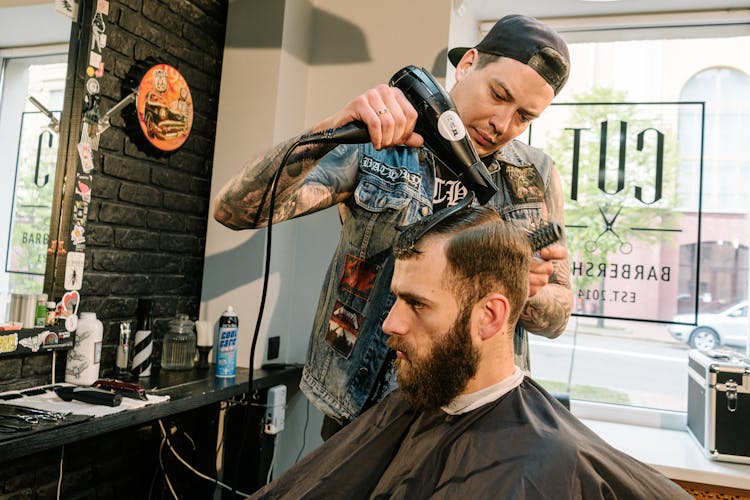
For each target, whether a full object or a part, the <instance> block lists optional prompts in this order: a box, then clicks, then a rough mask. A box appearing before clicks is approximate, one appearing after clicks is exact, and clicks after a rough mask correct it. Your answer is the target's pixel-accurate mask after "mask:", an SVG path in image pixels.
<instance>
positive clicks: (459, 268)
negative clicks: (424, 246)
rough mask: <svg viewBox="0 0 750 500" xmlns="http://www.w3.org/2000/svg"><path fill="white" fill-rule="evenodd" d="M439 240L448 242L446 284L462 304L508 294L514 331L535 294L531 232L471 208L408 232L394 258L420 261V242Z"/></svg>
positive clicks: (490, 210) (437, 216)
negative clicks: (531, 285) (531, 283)
mask: <svg viewBox="0 0 750 500" xmlns="http://www.w3.org/2000/svg"><path fill="white" fill-rule="evenodd" d="M436 220H437V222H436ZM433 237H446V243H445V256H446V258H447V260H448V268H447V269H446V272H445V273H444V275H443V280H444V281H445V282H446V285H447V286H448V287H450V288H452V289H453V290H454V293H455V296H456V299H457V301H458V303H459V305H460V306H461V307H462V308H466V307H471V306H472V305H474V304H475V303H476V302H478V301H479V300H480V299H481V298H482V297H484V296H486V295H487V294H489V293H492V292H499V293H502V294H503V295H505V296H506V297H507V298H508V300H509V301H510V307H511V311H510V316H509V323H510V326H515V324H516V322H517V321H518V317H519V315H520V314H521V309H522V308H523V305H524V303H525V302H526V298H527V297H528V294H529V268H530V265H531V245H530V243H529V239H528V236H527V233H526V231H524V230H523V229H521V228H520V227H518V226H515V225H513V224H512V223H509V222H505V221H504V220H503V219H502V217H501V216H500V214H499V213H498V212H497V211H496V210H495V209H493V208H490V207H466V208H463V209H461V210H459V211H457V212H455V213H454V214H451V215H450V216H448V217H445V216H444V214H442V213H441V212H440V211H438V212H436V213H434V214H432V215H430V216H428V217H425V218H424V219H421V220H420V221H418V222H416V223H415V224H412V225H411V226H408V227H406V228H405V229H404V230H403V231H402V233H401V234H400V235H399V237H398V239H397V240H396V243H395V245H394V254H395V256H396V258H397V259H400V260H405V259H410V258H415V256H416V255H418V254H420V253H421V252H420V251H419V250H418V249H417V245H418V244H419V242H423V241H425V240H427V239H429V238H433Z"/></svg>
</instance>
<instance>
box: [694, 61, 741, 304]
mask: <svg viewBox="0 0 750 500" xmlns="http://www.w3.org/2000/svg"><path fill="white" fill-rule="evenodd" d="M680 100H681V101H704V102H705V124H704V147H703V193H702V213H703V227H704V231H703V236H702V239H703V242H702V243H701V256H700V266H701V268H700V285H699V287H698V289H699V294H700V296H699V297H698V310H699V311H700V312H714V311H716V310H718V309H721V308H723V307H726V306H727V305H730V304H733V303H736V302H739V301H740V300H743V299H745V298H747V278H748V271H747V265H748V262H747V259H748V257H747V247H745V246H744V245H739V244H738V243H737V241H736V239H735V240H734V241H726V240H727V239H729V238H727V237H726V236H724V237H722V235H721V234H720V233H719V234H711V232H712V230H711V228H722V227H727V225H729V224H732V223H733V221H736V219H738V218H744V215H745V214H746V213H747V212H748V206H747V205H748V204H747V198H748V189H747V177H748V175H750V156H748V155H747V141H748V137H750V136H748V132H747V131H748V130H750V77H749V76H748V75H746V74H745V73H743V72H742V71H739V70H737V69H734V68H729V67H713V68H708V69H704V70H702V71H700V72H698V73H696V74H695V75H694V76H693V77H691V78H690V79H689V80H688V81H687V83H685V85H684V87H683V88H682V91H681V93H680ZM700 118H701V117H700V115H699V114H698V113H695V112H694V109H691V110H689V111H685V112H683V113H681V114H680V122H679V124H680V131H683V130H691V129H692V130H694V129H695V127H696V125H697V123H696V122H695V120H700ZM679 144H680V149H681V153H682V154H681V157H682V158H684V159H686V161H690V162H695V165H692V166H691V167H692V168H690V169H689V171H690V172H693V175H691V176H690V178H689V179H682V180H681V181H680V182H681V184H680V187H681V189H682V190H683V191H682V192H683V193H689V192H690V191H691V190H692V191H693V192H695V188H694V186H695V185H697V183H698V181H699V178H698V175H697V173H698V171H699V170H698V168H697V167H698V164H697V162H698V159H699V158H700V144H696V143H695V142H694V141H686V140H681V141H679ZM685 170H687V169H685ZM685 170H683V171H685ZM686 208H687V209H688V210H690V211H696V210H697V207H693V206H688V207H686ZM696 250H697V246H696V245H695V244H689V245H683V246H682V248H681V249H680V267H681V268H683V267H684V266H689V267H692V266H695V265H696V262H697V261H696V259H695V255H694V253H695V251H696ZM685 271H686V272H684V273H680V276H691V275H692V276H694V275H695V273H694V272H693V271H695V270H694V269H691V270H687V269H686V270H685ZM679 289H680V298H681V303H680V304H679V306H680V309H682V310H689V307H691V306H692V305H693V304H695V296H694V291H695V284H694V283H688V282H683V281H680V283H679Z"/></svg>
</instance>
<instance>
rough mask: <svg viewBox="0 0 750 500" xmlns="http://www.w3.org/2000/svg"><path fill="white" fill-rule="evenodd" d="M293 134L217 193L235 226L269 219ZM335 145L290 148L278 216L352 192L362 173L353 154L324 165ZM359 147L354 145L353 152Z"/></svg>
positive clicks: (219, 207) (220, 214)
mask: <svg viewBox="0 0 750 500" xmlns="http://www.w3.org/2000/svg"><path fill="white" fill-rule="evenodd" d="M296 140H297V138H294V139H291V140H289V141H287V142H285V143H283V144H280V145H278V146H277V147H275V148H274V149H272V150H271V151H268V152H267V153H265V154H263V155H261V156H260V157H258V158H256V159H255V160H253V161H251V162H249V163H247V164H246V165H245V167H244V168H243V169H242V170H241V171H240V172H239V173H238V174H237V175H236V176H235V177H233V178H232V179H231V180H230V181H229V182H227V183H226V184H225V185H224V187H223V188H222V189H221V191H220V192H219V194H218V195H217V197H216V200H215V201H216V203H215V206H216V208H215V209H214V217H215V218H216V220H217V221H219V222H221V223H222V224H224V225H225V226H227V227H230V228H232V229H247V228H258V227H264V226H266V225H268V217H269V205H270V198H271V181H272V179H273V176H274V174H275V172H276V171H277V169H278V168H279V166H280V165H281V161H282V159H283V157H284V154H285V153H286V151H287V150H288V149H289V147H290V146H291V145H292V144H293V143H294V142H295V141H296ZM333 147H334V146H331V145H306V146H302V147H298V148H296V149H295V150H294V151H292V152H291V153H290V154H289V158H288V160H287V163H286V168H285V169H284V171H283V172H282V173H281V175H280V176H279V180H278V186H277V188H276V197H275V207H274V217H273V218H274V222H275V223H276V222H281V221H283V220H287V219H291V218H294V217H298V216H300V215H304V214H306V213H310V212H314V211H316V210H320V209H323V208H327V207H330V206H332V205H334V204H336V203H338V202H339V201H342V200H343V199H345V198H346V197H347V196H348V195H349V194H351V186H353V182H354V180H355V179H356V162H353V163H349V162H347V160H353V158H346V157H345V158H342V157H339V158H337V159H338V160H339V161H337V162H333V161H332V162H328V163H327V164H326V166H325V167H321V166H320V162H321V159H322V158H323V157H324V156H325V155H326V154H328V153H329V152H330V151H331V149H332V148H333ZM356 150H357V148H356V147H353V148H350V149H349V150H347V151H350V152H351V153H350V154H352V155H355V154H356Z"/></svg>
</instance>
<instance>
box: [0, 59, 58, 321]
mask: <svg viewBox="0 0 750 500" xmlns="http://www.w3.org/2000/svg"><path fill="white" fill-rule="evenodd" d="M66 73H67V54H65V53H62V54H50V55H39V56H29V57H7V58H4V59H3V58H0V82H1V83H2V86H1V88H0V151H2V152H3V154H2V155H0V172H3V173H5V174H6V176H5V179H6V182H3V183H1V184H0V216H2V219H0V242H1V244H0V264H1V265H2V267H1V268H0V297H2V300H0V318H2V319H5V318H6V314H7V313H6V308H7V306H8V303H9V300H10V299H9V297H10V294H11V293H23V294H37V293H41V292H42V288H43V284H44V283H43V282H44V270H45V263H46V256H47V246H48V245H47V239H48V237H49V228H50V215H51V207H52V194H53V187H54V184H55V182H54V181H55V167H56V164H57V147H58V133H57V131H56V130H55V127H54V126H53V125H54V121H53V120H51V119H50V118H49V117H48V116H47V115H46V114H45V113H43V112H42V111H41V110H40V109H39V108H38V107H37V106H36V105H34V104H33V103H32V101H31V100H30V99H29V97H33V98H34V99H36V101H37V102H38V103H40V104H41V105H42V106H43V107H44V108H45V109H46V110H47V111H49V112H51V113H52V115H53V116H55V118H56V119H59V116H60V111H61V110H62V105H63V93H64V89H65V75H66Z"/></svg>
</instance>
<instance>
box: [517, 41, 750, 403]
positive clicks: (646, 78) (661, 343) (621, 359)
mask: <svg viewBox="0 0 750 500" xmlns="http://www.w3.org/2000/svg"><path fill="white" fill-rule="evenodd" d="M640 37H641V38H643V36H642V34H641V35H640ZM570 52H571V67H572V73H571V77H570V80H569V82H568V85H567V86H566V87H565V88H564V89H563V91H562V92H561V94H560V95H559V96H558V97H557V99H556V101H555V102H556V103H557V106H558V109H555V106H554V105H553V106H551V107H550V109H549V110H548V112H545V115H547V116H543V117H542V118H540V123H539V124H537V123H536V122H535V124H534V126H533V127H532V131H531V132H530V137H529V138H528V140H529V142H530V143H531V144H532V145H537V143H538V142H539V141H538V140H537V137H538V136H540V135H543V134H544V130H545V128H547V127H554V125H550V124H549V123H548V122H549V120H555V119H556V118H555V117H556V116H558V115H562V113H561V111H560V110H562V109H564V106H565V105H566V103H567V104H571V103H575V104H576V105H577V106H579V107H578V108H576V111H575V112H576V113H578V114H579V115H583V114H585V113H590V114H591V113H602V117H601V118H599V121H607V120H608V119H611V118H612V117H613V116H616V117H618V118H617V119H618V120H620V118H619V117H621V116H623V113H625V116H627V117H628V118H627V120H626V121H627V122H628V123H627V125H628V127H629V128H628V131H627V132H628V134H631V133H634V132H635V131H637V130H646V129H647V128H648V127H647V122H648V120H652V121H653V120H656V119H655V118H654V117H655V116H656V117H661V118H662V119H663V121H662V122H660V123H659V125H658V126H655V127H654V128H657V129H659V130H662V131H664V154H663V156H664V165H663V169H664V173H663V178H664V182H663V183H664V191H663V193H662V197H663V200H662V201H660V202H659V203H655V204H653V205H651V207H650V208H648V207H646V204H645V203H644V204H642V207H641V208H642V210H644V212H642V214H641V216H640V218H639V219H638V220H637V222H639V223H636V221H635V220H634V219H633V218H632V217H631V220H629V221H628V220H627V217H628V215H626V211H627V209H628V208H637V206H640V205H638V203H637V202H635V201H632V199H633V196H630V201H626V202H624V208H625V210H623V212H622V213H623V215H621V216H620V218H619V219H618V220H617V223H616V224H615V223H614V222H613V217H614V216H615V214H616V213H617V209H618V205H617V204H610V205H604V204H600V206H597V204H596V203H591V204H589V206H588V209H589V210H590V212H589V213H588V214H585V213H584V214H582V213H580V210H581V208H580V204H578V205H575V207H574V204H573V203H572V200H571V199H570V198H571V188H572V185H573V184H574V182H575V180H574V179H573V178H572V177H571V166H570V162H571V156H570V155H567V154H560V153H559V152H558V150H557V149H556V146H555V144H554V143H553V142H550V143H549V144H547V145H545V146H544V149H545V151H547V152H548V153H550V154H551V155H553V159H554V160H555V161H556V162H557V163H558V168H559V170H560V172H561V177H562V183H563V191H564V192H565V195H566V226H567V227H566V235H568V237H569V239H570V240H573V239H574V237H575V235H576V234H578V233H576V232H577V231H582V229H581V227H583V226H586V225H588V226H590V227H591V231H593V235H594V237H596V236H597V235H598V234H599V233H602V232H603V231H604V230H605V229H606V228H607V227H610V229H614V230H615V231H617V232H618V234H614V233H612V232H611V231H610V233H609V234H605V235H603V236H602V237H601V238H600V240H599V242H598V243H599V244H601V243H602V242H604V241H607V242H608V243H607V244H610V245H612V246H611V247H610V248H609V249H608V253H607V252H605V253H600V255H599V258H600V261H602V262H603V263H605V264H606V265H607V266H609V267H607V268H606V269H607V271H606V273H604V275H603V276H599V277H598V279H592V281H591V282H590V283H588V284H586V285H585V292H586V293H585V294H584V296H580V295H579V294H578V293H577V292H580V290H582V289H584V286H583V285H581V284H580V283H578V289H574V294H575V295H576V306H575V307H576V310H575V315H574V316H573V317H572V318H571V320H570V322H569V325H568V329H567V331H566V332H565V334H563V335H562V336H561V337H559V338H557V339H554V340H548V339H545V338H543V337H541V336H534V335H532V336H531V338H530V343H531V371H532V374H533V375H534V378H535V379H537V380H539V381H540V382H541V383H542V384H543V385H545V386H546V387H547V388H549V389H551V390H553V391H555V392H561V391H562V392H569V393H570V395H571V397H572V398H573V399H577V400H585V401H592V402H604V403H614V404H618V405H629V406H635V407H646V408H654V409H659V410H674V411H678V412H684V411H686V409H687V383H688V375H687V360H688V351H689V349H691V348H700V349H717V348H718V349H729V350H734V351H736V352H739V353H745V352H746V349H747V344H748V336H749V334H748V331H749V328H748V319H747V306H746V300H747V297H748V293H747V290H748V272H749V271H750V269H749V267H748V259H750V255H749V253H748V245H749V244H750V221H748V211H749V210H748V209H749V208H750V201H749V200H750V197H748V196H747V195H746V193H745V190H746V186H747V178H748V176H749V175H750V156H749V155H747V154H746V152H745V151H744V150H745V149H746V148H743V145H745V144H747V141H748V135H747V131H748V130H750V77H749V76H748V75H750V58H747V57H745V56H744V54H748V53H750V36H732V37H718V38H679V39H664V40H636V41H607V42H586V43H571V44H570ZM591 102H599V103H601V102H611V103H616V104H618V106H611V107H609V108H607V109H602V107H601V106H600V108H599V109H598V110H596V109H595V108H593V107H589V108H586V107H585V106H581V104H582V103H591ZM687 102H689V103H692V104H690V105H687V104H684V105H683V104H680V103H687ZM624 103H629V104H627V108H625V106H626V104H624ZM658 103H672V104H671V105H670V106H671V107H669V106H666V105H662V106H661V107H659V108H655V107H654V106H657V105H658ZM570 108H571V109H573V106H572V105H571V106H570ZM655 109H658V111H654V110H655ZM613 110H614V111H613ZM571 113H572V112H571ZM608 113H609V115H608ZM612 113H614V114H612ZM608 116H609V118H608ZM541 120H548V122H543V121H541ZM597 123H598V122H597ZM618 123H619V122H618V121H612V122H608V128H609V135H610V136H616V135H617V134H618V132H619V133H620V134H622V133H623V129H622V128H619V129H618V128H617V127H618ZM534 127H536V129H534ZM696 130H697V131H698V133H696ZM581 133H582V134H583V133H587V134H588V133H591V134H601V131H600V130H599V129H596V130H590V131H586V132H581ZM648 134H652V132H648ZM701 134H702V136H703V140H702V142H701V140H700V137H701ZM569 136H570V137H572V132H569ZM650 137H651V136H649V135H646V140H647V141H648V140H649V138H650ZM598 147H599V146H598ZM606 148H607V151H608V152H607V158H608V159H607V165H610V164H611V163H613V164H616V163H617V154H618V149H617V139H616V138H614V139H613V142H608V143H607V145H606ZM632 155H635V152H634V148H633V147H632V146H630V149H629V150H628V156H627V157H624V160H623V161H624V163H625V164H627V167H626V168H624V169H623V179H622V182H623V185H624V186H625V189H630V190H631V191H632V189H633V187H632V186H633V185H645V180H647V179H650V178H652V176H653V175H654V173H653V172H654V170H655V169H654V166H653V165H652V164H648V163H646V164H644V165H642V166H641V167H640V168H635V167H634V166H633V164H632V162H635V161H636V160H635V159H634V158H635V156H632ZM581 161H582V160H581ZM610 168H611V167H610V166H607V169H610ZM579 175H580V174H579ZM608 175H609V174H608ZM578 181H579V186H578V188H579V197H581V196H585V192H584V191H583V189H582V187H581V186H582V185H583V184H582V183H583V181H582V180H581V178H578ZM617 182H618V179H617V176H616V174H612V175H610V176H609V177H608V178H607V181H606V183H605V185H604V186H603V189H606V190H609V191H610V192H614V191H615V190H616V189H617ZM642 198H643V199H644V200H646V201H650V200H653V199H654V190H653V189H651V190H649V189H647V188H644V191H643V193H642ZM579 201H580V200H579ZM619 206H623V205H622V204H620V205H619ZM584 208H586V205H585V204H584ZM597 208H601V209H602V211H601V212H602V213H601V215H600V213H599V212H597ZM647 208H648V210H651V212H648V211H645V210H647ZM660 209H663V212H658V210H660ZM576 210H579V212H576ZM673 212H676V213H677V215H678V217H677V218H675V219H674V220H675V221H676V220H679V221H681V224H682V225H683V226H684V227H690V228H694V229H695V230H694V231H686V230H680V231H675V232H674V235H672V236H670V237H666V236H665V237H663V238H662V239H660V240H652V241H651V243H650V246H649V247H648V248H649V251H645V250H644V249H643V245H641V244H639V242H638V240H637V236H636V232H635V231H636V230H637V229H638V228H639V226H644V225H647V224H652V225H653V224H654V220H655V219H658V221H661V222H664V221H666V220H668V219H667V217H671V216H672V215H673ZM649 213H650V214H652V217H651V219H652V220H649V215H648V214H649ZM569 214H570V217H569ZM670 214H672V215H670ZM583 216H585V217H588V219H586V221H585V223H581V222H580V220H581V217H583ZM602 218H604V220H603V221H602ZM665 224H666V223H665ZM571 225H578V226H579V227H571ZM664 227H667V225H664ZM673 227H676V226H673ZM641 229H643V227H641ZM698 229H700V232H698ZM616 238H618V239H616ZM619 238H622V241H619ZM644 238H645V237H644ZM644 241H645V240H644ZM654 241H656V243H654ZM623 242H628V244H632V247H633V248H632V250H631V249H630V248H628V252H624V251H623V250H624V249H625V247H623V245H622V243H623ZM581 251H583V250H581ZM576 252H578V250H576V249H575V248H574V249H572V250H571V260H572V261H574V260H575V259H576V257H577V256H580V254H576ZM631 252H632V253H631ZM625 253H628V254H629V255H624V254H625ZM615 257H616V258H615ZM628 258H629V259H631V263H632V259H637V262H638V264H640V265H643V266H644V268H645V269H648V268H649V266H653V267H655V268H656V269H657V270H658V269H661V268H660V267H659V266H660V265H662V266H663V265H664V264H663V263H664V262H670V263H671V264H669V266H670V272H669V275H668V276H664V274H663V273H661V274H659V273H658V272H657V274H659V277H660V278H662V279H663V281H664V283H662V284H661V286H660V287H659V288H654V287H653V286H652V287H651V288H649V286H648V285H649V283H648V282H647V281H648V280H647V279H644V280H642V281H641V282H637V281H636V280H633V279H632V274H631V276H630V278H629V281H628V280H624V279H623V277H622V262H628V261H627V259H628ZM617 259H619V261H618V260H617ZM590 260H591V259H590ZM613 262H619V264H620V267H619V271H615V273H616V272H619V273H620V276H617V277H616V278H613V277H612V272H613V270H612V267H611V265H612V263H613ZM572 274H573V273H572ZM664 278H666V279H664ZM613 283H617V284H618V286H620V285H625V286H627V287H628V293H630V292H632V293H633V294H635V295H634V296H637V297H638V307H639V308H640V309H641V311H639V312H642V313H643V314H645V313H646V312H647V311H651V312H650V313H649V314H652V317H653V318H655V319H653V320H639V321H632V320H625V319H612V318H613V317H628V318H632V317H636V318H637V319H641V318H640V317H637V316H628V315H627V310H624V309H623V311H626V312H625V313H622V314H616V313H613V311H617V309H616V306H617V305H616V304H612V303H611V297H612V295H611V293H612V292H613V290H612V289H611V286H612V284H613ZM574 288H575V287H574ZM652 289H655V290H657V292H658V293H649V290H652ZM605 293H607V294H610V295H606V297H607V299H606V301H604V300H603V296H604V294H605ZM628 297H630V296H629V295H628ZM619 298H621V296H619V295H618V299H619ZM690 323H695V324H690Z"/></svg>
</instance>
